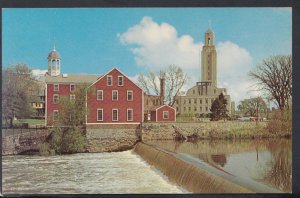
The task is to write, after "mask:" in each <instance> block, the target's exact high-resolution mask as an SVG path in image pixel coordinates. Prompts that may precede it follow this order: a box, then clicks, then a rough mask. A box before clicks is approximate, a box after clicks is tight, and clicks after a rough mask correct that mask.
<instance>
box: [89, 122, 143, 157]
mask: <svg viewBox="0 0 300 198" xmlns="http://www.w3.org/2000/svg"><path fill="white" fill-rule="evenodd" d="M139 139H140V125H139V124H115V125H112V124H108V125H105V124H102V125H88V126H87V128H86V140H87V150H88V152H110V151H122V150H128V149H131V148H133V146H134V145H135V143H136V142H137V141H139Z"/></svg>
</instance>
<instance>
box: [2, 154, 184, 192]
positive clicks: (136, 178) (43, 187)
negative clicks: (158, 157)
mask: <svg viewBox="0 0 300 198" xmlns="http://www.w3.org/2000/svg"><path fill="white" fill-rule="evenodd" d="M2 190H3V194H19V193H20V194H44V193H45V194H54V193H57V194H65V193H66V194H73V193H80V194H89V193H95V194H99V193H182V192H186V191H184V189H181V188H180V187H178V186H176V185H174V184H173V183H170V182H169V181H168V179H167V178H166V177H165V176H163V175H162V174H161V173H160V172H159V171H157V170H156V169H154V168H153V167H150V166H149V165H148V164H147V163H146V162H145V161H143V160H142V159H141V158H140V157H139V156H137V155H136V154H134V153H132V151H124V152H118V153H83V154H73V155H64V156H50V157H42V156H20V155H18V156H4V157H2Z"/></svg>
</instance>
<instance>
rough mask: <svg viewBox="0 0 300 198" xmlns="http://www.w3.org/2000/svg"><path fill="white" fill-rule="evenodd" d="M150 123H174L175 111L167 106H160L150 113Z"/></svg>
mask: <svg viewBox="0 0 300 198" xmlns="http://www.w3.org/2000/svg"><path fill="white" fill-rule="evenodd" d="M150 115H151V121H152V122H176V109H175V108H173V107H171V106H169V105H162V106H160V107H158V108H156V109H155V110H152V111H151V113H150Z"/></svg>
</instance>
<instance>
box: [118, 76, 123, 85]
mask: <svg viewBox="0 0 300 198" xmlns="http://www.w3.org/2000/svg"><path fill="white" fill-rule="evenodd" d="M123 85H124V82H123V76H118V86H123Z"/></svg>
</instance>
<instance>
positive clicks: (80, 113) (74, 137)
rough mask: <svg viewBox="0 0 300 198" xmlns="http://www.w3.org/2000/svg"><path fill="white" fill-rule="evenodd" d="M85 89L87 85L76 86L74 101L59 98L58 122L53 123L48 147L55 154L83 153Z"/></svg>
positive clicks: (85, 112)
mask: <svg viewBox="0 0 300 198" xmlns="http://www.w3.org/2000/svg"><path fill="white" fill-rule="evenodd" d="M87 87H88V85H87V84H81V85H77V86H76V91H75V93H74V95H75V99H71V98H70V97H69V96H68V97H67V96H65V97H61V98H60V101H59V104H60V109H59V114H58V120H57V121H55V122H54V128H53V131H52V134H51V140H50V147H49V148H50V149H53V150H55V152H56V153H59V154H60V153H76V152H84V151H85V138H84V130H83V124H84V123H85V118H86V114H87V109H86V106H85V102H86V98H85V96H86V91H87ZM89 91H93V90H92V89H90V90H89Z"/></svg>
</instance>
